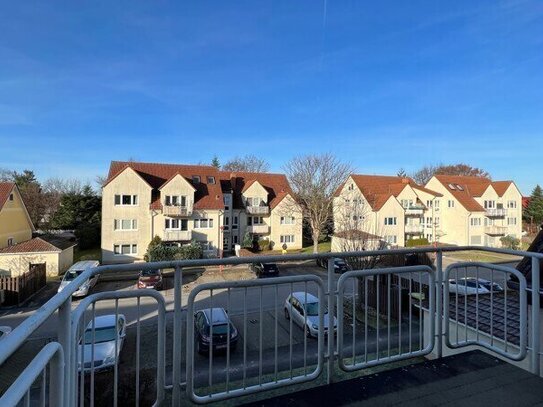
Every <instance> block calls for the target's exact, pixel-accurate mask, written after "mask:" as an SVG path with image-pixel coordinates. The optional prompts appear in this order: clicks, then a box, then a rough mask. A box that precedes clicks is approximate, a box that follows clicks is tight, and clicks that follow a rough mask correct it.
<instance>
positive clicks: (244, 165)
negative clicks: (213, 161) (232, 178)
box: [222, 154, 270, 172]
mask: <svg viewBox="0 0 543 407" xmlns="http://www.w3.org/2000/svg"><path fill="white" fill-rule="evenodd" d="M222 169H223V171H231V172H236V171H241V172H268V171H269V170H270V164H269V163H268V162H267V161H266V160H264V159H263V158H258V157H256V156H254V155H251V154H248V155H246V156H244V157H234V158H232V159H230V160H228V161H227V162H226V163H225V164H224V165H223V166H222Z"/></svg>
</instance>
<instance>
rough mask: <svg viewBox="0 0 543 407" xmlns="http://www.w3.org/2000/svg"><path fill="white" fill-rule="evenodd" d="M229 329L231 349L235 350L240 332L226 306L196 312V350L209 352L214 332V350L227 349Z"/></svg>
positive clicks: (203, 352)
mask: <svg viewBox="0 0 543 407" xmlns="http://www.w3.org/2000/svg"><path fill="white" fill-rule="evenodd" d="M228 330H230V350H231V351H234V350H235V349H236V345H237V343H238V336H239V334H238V330H237V329H236V327H235V326H234V324H233V323H232V321H231V320H230V318H229V317H228V314H227V313H226V311H225V310H224V308H207V309H203V310H199V311H197V312H196V313H195V314H194V336H195V339H196V351H197V352H198V353H201V354H206V353H209V346H210V344H211V334H213V344H212V346H213V351H217V350H225V349H226V347H227V346H228Z"/></svg>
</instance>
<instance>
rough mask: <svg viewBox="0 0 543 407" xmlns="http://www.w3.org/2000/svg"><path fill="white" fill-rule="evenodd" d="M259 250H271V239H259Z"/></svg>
mask: <svg viewBox="0 0 543 407" xmlns="http://www.w3.org/2000/svg"><path fill="white" fill-rule="evenodd" d="M258 250H259V251H263V250H270V239H259V240H258Z"/></svg>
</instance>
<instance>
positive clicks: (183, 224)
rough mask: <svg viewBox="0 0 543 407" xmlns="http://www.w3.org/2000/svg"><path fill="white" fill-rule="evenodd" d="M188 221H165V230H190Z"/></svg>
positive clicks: (167, 219) (168, 219)
mask: <svg viewBox="0 0 543 407" xmlns="http://www.w3.org/2000/svg"><path fill="white" fill-rule="evenodd" d="M188 226H189V225H188V220H187V219H173V218H172V219H170V218H166V219H164V229H167V230H188Z"/></svg>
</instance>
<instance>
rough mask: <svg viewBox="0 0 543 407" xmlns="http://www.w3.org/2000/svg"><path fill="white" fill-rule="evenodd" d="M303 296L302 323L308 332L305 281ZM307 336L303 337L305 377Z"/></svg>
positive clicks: (305, 283)
mask: <svg viewBox="0 0 543 407" xmlns="http://www.w3.org/2000/svg"><path fill="white" fill-rule="evenodd" d="M304 296H305V300H304V319H305V322H304V326H305V327H306V329H307V330H308V332H310V331H309V326H308V325H307V314H308V306H307V281H305V282H304ZM306 369H307V335H304V376H305V375H306V372H307V370H306Z"/></svg>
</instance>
